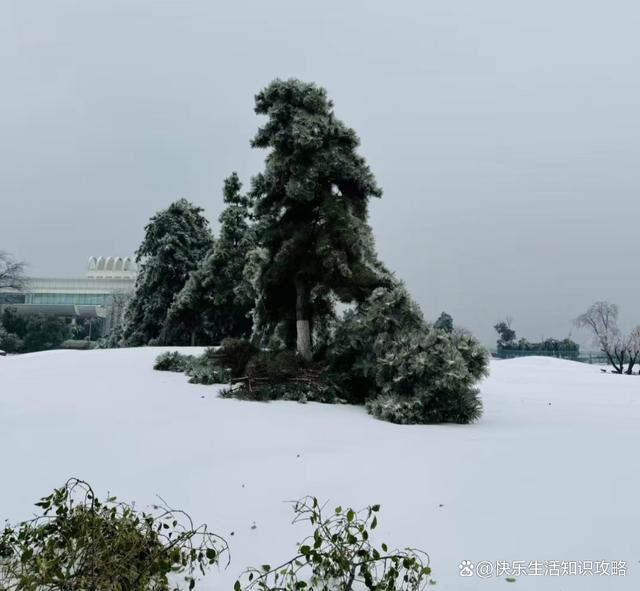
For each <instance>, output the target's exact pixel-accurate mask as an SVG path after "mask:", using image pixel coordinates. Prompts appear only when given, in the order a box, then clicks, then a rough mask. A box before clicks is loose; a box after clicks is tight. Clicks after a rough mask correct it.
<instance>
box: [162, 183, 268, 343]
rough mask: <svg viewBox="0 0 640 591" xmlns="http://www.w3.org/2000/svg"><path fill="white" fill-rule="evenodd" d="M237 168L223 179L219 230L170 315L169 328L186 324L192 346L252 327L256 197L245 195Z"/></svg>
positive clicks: (247, 331)
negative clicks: (249, 270)
mask: <svg viewBox="0 0 640 591" xmlns="http://www.w3.org/2000/svg"><path fill="white" fill-rule="evenodd" d="M241 189H242V183H240V179H239V178H238V175H237V174H236V173H235V172H234V173H233V174H232V175H231V176H230V177H229V178H227V179H226V180H225V182H224V202H225V203H226V204H227V207H226V208H225V209H224V211H223V212H222V213H221V214H220V217H219V221H220V234H219V237H218V240H216V242H215V245H214V247H213V249H212V250H211V251H210V252H209V254H208V255H207V256H206V257H205V258H204V259H203V260H202V261H201V262H200V264H199V265H198V267H197V269H196V270H195V271H194V272H193V273H192V274H191V276H190V277H189V279H188V281H187V282H186V284H185V285H184V287H183V288H182V290H181V291H180V293H179V294H178V296H177V297H176V299H175V301H174V302H173V303H172V305H171V307H170V308H169V312H168V313H167V320H166V332H167V333H168V334H172V333H174V332H176V331H179V330H180V327H186V328H187V330H189V331H190V333H191V338H190V341H191V344H192V345H195V344H196V343H197V342H198V341H200V342H202V341H204V342H205V343H206V344H211V343H217V342H220V341H221V340H222V339H224V338H226V337H248V336H249V335H250V334H251V328H252V325H253V322H252V318H251V311H252V310H253V307H254V303H255V293H254V291H253V287H252V285H251V283H250V282H249V280H248V278H247V277H246V274H245V266H246V264H247V261H248V257H249V253H250V251H251V250H253V249H254V248H255V246H256V239H255V230H254V228H253V226H252V224H251V201H250V199H249V198H248V197H247V196H246V195H243V194H242V193H241Z"/></svg>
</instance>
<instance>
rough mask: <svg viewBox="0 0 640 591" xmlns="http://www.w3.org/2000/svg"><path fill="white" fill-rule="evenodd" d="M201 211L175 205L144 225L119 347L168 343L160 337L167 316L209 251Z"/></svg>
mask: <svg viewBox="0 0 640 591" xmlns="http://www.w3.org/2000/svg"><path fill="white" fill-rule="evenodd" d="M202 211H203V210H202V208H200V207H196V206H195V205H193V204H192V203H190V202H189V201H187V200H186V199H180V200H178V201H176V202H174V203H172V204H171V205H170V206H169V207H168V208H167V209H164V210H162V211H160V212H158V213H157V214H156V215H154V216H153V217H152V218H151V220H150V221H149V223H148V224H147V226H146V228H145V237H144V240H143V242H142V244H141V245H140V248H138V250H137V252H136V260H137V262H138V266H139V273H138V278H137V280H136V288H135V293H134V295H133V297H132V298H131V300H130V301H129V303H128V305H127V309H126V312H125V323H124V329H123V344H125V345H129V346H131V345H133V346H137V345H145V344H162V343H165V342H167V340H168V339H167V335H165V334H164V331H163V328H164V326H165V319H166V315H167V311H168V309H169V307H170V306H171V304H172V303H173V300H174V298H175V297H176V295H177V294H178V293H179V292H180V290H181V289H182V288H183V286H184V284H185V283H186V281H187V280H188V278H189V275H190V274H191V272H192V271H193V270H194V269H195V268H196V267H197V265H198V263H199V262H200V261H201V260H202V258H203V257H204V256H205V254H206V253H207V252H208V251H209V250H210V249H211V247H212V246H213V236H212V234H211V231H210V229H209V222H208V221H207V220H206V218H205V217H204V216H203V215H202ZM174 337H175V335H174ZM182 338H183V339H184V336H182Z"/></svg>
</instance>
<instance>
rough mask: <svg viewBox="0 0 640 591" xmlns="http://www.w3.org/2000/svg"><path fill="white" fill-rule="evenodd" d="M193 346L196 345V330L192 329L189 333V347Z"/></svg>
mask: <svg viewBox="0 0 640 591" xmlns="http://www.w3.org/2000/svg"><path fill="white" fill-rule="evenodd" d="M195 344H196V329H195V328H194V329H193V330H192V331H191V346H192V347H193V346H195Z"/></svg>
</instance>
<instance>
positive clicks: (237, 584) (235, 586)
mask: <svg viewBox="0 0 640 591" xmlns="http://www.w3.org/2000/svg"><path fill="white" fill-rule="evenodd" d="M249 580H251V579H249ZM233 589H234V591H241V589H242V587H241V586H240V581H236V582H235V584H234V585H233Z"/></svg>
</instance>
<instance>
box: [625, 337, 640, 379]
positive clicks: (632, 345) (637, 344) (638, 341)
mask: <svg viewBox="0 0 640 591" xmlns="http://www.w3.org/2000/svg"><path fill="white" fill-rule="evenodd" d="M627 355H628V361H627V363H628V366H627V371H626V373H627V374H629V375H631V374H632V373H633V366H634V365H635V364H636V363H638V361H639V360H640V326H636V327H635V328H634V329H633V330H632V331H631V332H630V333H629V338H628V339H627Z"/></svg>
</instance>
